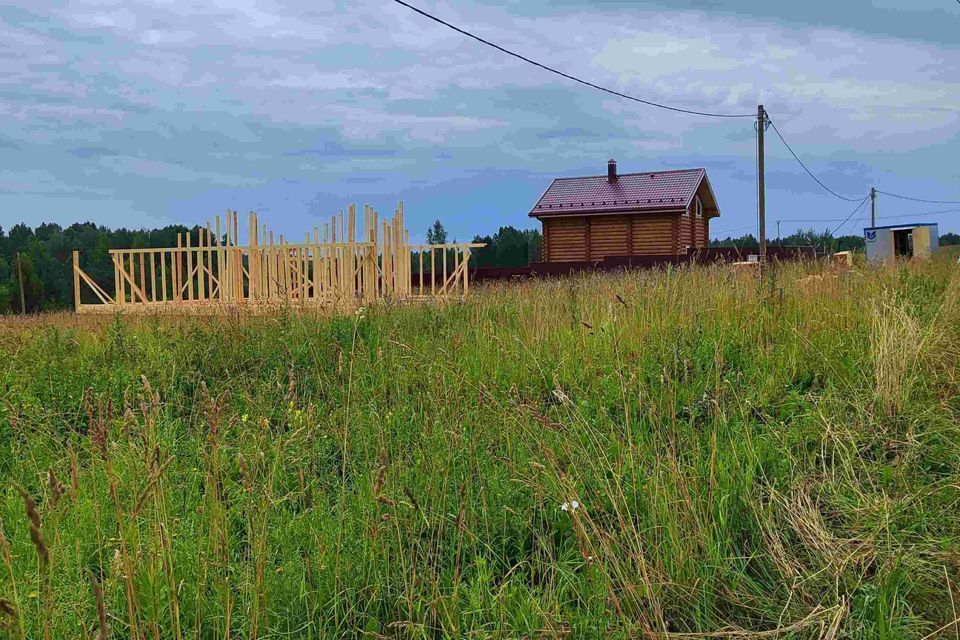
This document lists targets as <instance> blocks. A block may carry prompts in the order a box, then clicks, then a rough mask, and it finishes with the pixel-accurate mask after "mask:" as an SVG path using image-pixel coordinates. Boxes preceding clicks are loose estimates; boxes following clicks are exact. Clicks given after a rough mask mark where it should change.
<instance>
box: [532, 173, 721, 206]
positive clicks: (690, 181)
mask: <svg viewBox="0 0 960 640" xmlns="http://www.w3.org/2000/svg"><path fill="white" fill-rule="evenodd" d="M706 173H707V172H706V171H705V170H704V169H675V170H671V171H650V172H647V173H624V174H620V175H619V176H617V179H616V180H615V181H613V182H610V181H609V180H608V178H607V176H588V177H582V178H556V179H555V180H554V181H553V183H552V184H551V185H550V186H549V187H548V188H547V190H546V191H545V192H544V193H543V195H542V196H540V200H539V201H538V202H537V204H536V205H535V206H534V207H533V210H532V211H530V214H529V215H530V216H531V217H537V218H540V217H545V216H558V215H569V214H578V213H610V212H618V211H643V210H653V209H660V210H662V209H684V208H686V206H687V204H688V203H689V202H690V201H691V200H692V199H693V196H694V194H695V193H696V191H697V187H699V186H700V182H701V181H702V180H703V179H704V177H705V176H706Z"/></svg>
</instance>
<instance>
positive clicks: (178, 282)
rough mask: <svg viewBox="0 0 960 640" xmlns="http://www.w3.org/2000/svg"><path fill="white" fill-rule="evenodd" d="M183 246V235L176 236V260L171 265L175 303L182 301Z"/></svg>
mask: <svg viewBox="0 0 960 640" xmlns="http://www.w3.org/2000/svg"><path fill="white" fill-rule="evenodd" d="M182 246H183V234H182V233H178V234H177V251H176V254H175V255H176V258H177V259H176V260H175V261H174V264H173V279H174V282H173V299H174V300H176V301H177V302H180V301H181V300H183V284H182V282H183V262H182V259H181V250H180V249H181V247H182Z"/></svg>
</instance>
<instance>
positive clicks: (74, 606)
mask: <svg viewBox="0 0 960 640" xmlns="http://www.w3.org/2000/svg"><path fill="white" fill-rule="evenodd" d="M820 269H821V268H820V267H819V266H816V265H812V266H810V265H808V266H797V265H794V266H788V267H783V268H780V269H778V270H777V271H776V272H775V273H773V274H772V276H771V277H770V278H769V279H767V280H765V281H764V282H759V281H757V280H754V279H752V278H751V277H750V276H745V275H735V274H732V273H730V272H729V271H727V270H725V269H724V268H721V267H715V268H695V269H679V270H666V271H648V272H637V273H629V274H620V275H590V276H582V277H577V278H571V279H564V280H553V281H530V282H518V283H509V284H507V283H504V284H499V285H493V286H487V287H482V288H480V289H479V290H477V292H476V293H475V294H474V295H472V296H471V298H470V300H469V301H467V302H466V303H464V304H449V305H441V306H416V307H390V306H382V307H373V308H368V309H365V310H362V311H360V312H358V313H357V314H353V315H350V316H338V317H315V316H311V315H308V314H294V313H285V314H282V315H280V316H278V317H273V318H264V317H258V318H240V317H223V318H213V319H210V318H207V319H203V318H190V319H184V320H172V319H160V318H121V317H118V318H115V319H107V320H86V319H75V318H72V317H69V316H62V317H57V316H52V317H47V318H42V319H40V320H35V321H31V322H28V323H15V322H14V323H10V324H8V325H7V326H6V327H2V328H0V348H2V350H3V355H4V369H3V389H4V402H3V404H2V416H0V417H2V427H0V428H2V430H0V474H2V476H3V477H4V478H8V479H9V482H5V483H4V484H3V485H2V488H0V560H2V565H0V625H3V627H2V628H3V630H4V631H0V633H6V634H8V635H9V636H10V637H13V638H20V637H23V638H40V637H55V638H61V637H62V638H66V637H78V638H94V637H96V638H108V637H109V638H131V639H136V638H175V639H177V640H180V639H184V638H278V637H296V638H301V637H302V638H330V637H349V638H353V637H357V638H359V637H369V638H383V637H389V638H392V637H402V638H408V637H409V638H427V637H429V638H441V637H449V638H459V637H533V636H536V637H555V636H562V635H570V636H571V637H577V638H594V637H595V638H600V637H623V638H627V637H638V636H643V637H677V638H687V637H689V638H694V637H696V638H700V637H744V638H747V637H778V638H813V637H828V638H917V639H921V638H932V637H935V636H937V635H938V634H939V636H940V637H957V635H958V629H957V627H956V625H955V624H954V623H955V621H956V620H957V618H958V613H957V611H956V608H955V603H956V599H957V598H958V597H960V594H957V593H955V592H956V590H957V581H958V579H960V518H958V516H957V513H958V511H957V501H958V499H960V444H958V443H960V399H958V389H960V302H958V298H960V275H958V272H957V269H956V267H955V266H954V265H951V264H950V263H948V262H928V263H917V264H910V265H899V266H896V267H891V268H888V269H884V270H866V269H864V270H857V271H852V272H849V273H841V274H833V273H830V272H823V271H821V270H820ZM20 489H22V493H21V492H20ZM31 505H32V507H31ZM44 552H45V553H46V556H44Z"/></svg>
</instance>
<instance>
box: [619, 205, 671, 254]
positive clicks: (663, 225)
mask: <svg viewBox="0 0 960 640" xmlns="http://www.w3.org/2000/svg"><path fill="white" fill-rule="evenodd" d="M675 220H676V215H669V214H661V215H650V214H639V215H635V216H631V222H632V224H633V230H632V235H633V250H632V251H631V252H630V253H631V254H633V255H664V254H669V253H676V249H674V248H673V222H674V221H675Z"/></svg>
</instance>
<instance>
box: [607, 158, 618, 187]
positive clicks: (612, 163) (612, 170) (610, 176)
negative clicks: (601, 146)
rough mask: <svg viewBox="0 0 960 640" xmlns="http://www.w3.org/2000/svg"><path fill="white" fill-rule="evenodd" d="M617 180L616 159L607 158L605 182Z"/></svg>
mask: <svg viewBox="0 0 960 640" xmlns="http://www.w3.org/2000/svg"><path fill="white" fill-rule="evenodd" d="M616 181H617V161H616V160H614V159H613V158H611V159H609V160H607V182H616Z"/></svg>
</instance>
